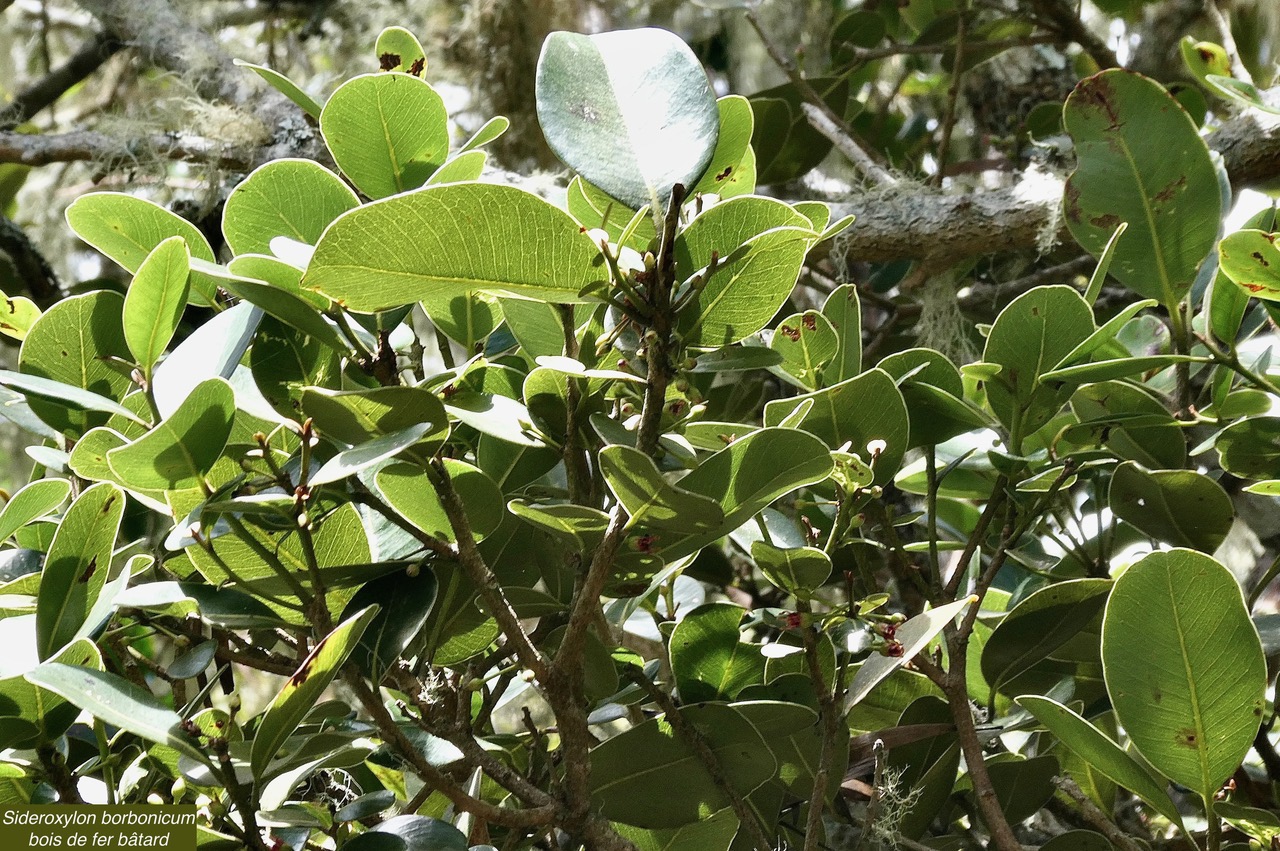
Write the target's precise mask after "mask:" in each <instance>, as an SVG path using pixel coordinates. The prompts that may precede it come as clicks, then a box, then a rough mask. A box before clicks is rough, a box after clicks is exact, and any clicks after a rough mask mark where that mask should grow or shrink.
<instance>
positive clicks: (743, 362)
mask: <svg viewBox="0 0 1280 851" xmlns="http://www.w3.org/2000/svg"><path fill="white" fill-rule="evenodd" d="M780 363H782V355H781V354H779V353H778V352H775V351H774V350H773V349H766V348H765V347H764V346H738V345H734V346H721V347H720V348H718V349H712V350H711V351H709V352H703V353H701V354H699V355H698V356H697V359H696V363H695V365H694V367H693V369H691V370H689V371H690V372H746V371H748V370H752V369H767V368H768V367H771V366H777V365H778V364H780ZM690 425H693V423H690Z"/></svg>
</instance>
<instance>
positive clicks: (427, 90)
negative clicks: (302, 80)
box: [320, 73, 449, 199]
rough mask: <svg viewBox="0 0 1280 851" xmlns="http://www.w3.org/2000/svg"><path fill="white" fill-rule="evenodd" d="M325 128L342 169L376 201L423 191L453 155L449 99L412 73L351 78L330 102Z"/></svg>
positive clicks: (323, 118)
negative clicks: (445, 100)
mask: <svg viewBox="0 0 1280 851" xmlns="http://www.w3.org/2000/svg"><path fill="white" fill-rule="evenodd" d="M320 132H322V133H323V134H324V141H325V144H327V145H328V146H329V150H330V151H331V152H332V153H333V159H334V162H336V163H337V164H338V168H340V169H342V173H343V174H345V175H346V176H347V177H348V178H350V180H351V182H352V183H354V184H355V185H356V188H357V189H359V190H360V191H361V192H363V193H364V194H365V195H368V196H369V197H370V198H374V199H377V198H386V197H387V196H389V195H395V194H398V193H400V192H405V191H407V190H409V189H417V188H418V187H420V186H422V184H424V183H426V182H427V178H429V177H431V174H432V172H434V171H435V170H436V169H438V168H439V167H440V166H441V165H442V164H443V163H444V161H445V159H446V157H448V154H449V126H448V115H447V114H446V112H445V108H444V101H443V100H441V98H440V95H439V94H437V93H436V90H435V89H433V88H431V86H430V85H429V84H428V83H426V82H424V81H422V80H420V79H418V78H417V77H413V76H410V75H409V74H401V73H390V74H364V75H361V76H359V77H353V78H352V79H350V80H347V82H345V83H343V84H342V85H341V86H339V87H338V89H337V91H335V92H334V93H333V94H332V95H331V96H330V97H329V101H328V103H326V104H325V105H324V111H323V112H321V113H320Z"/></svg>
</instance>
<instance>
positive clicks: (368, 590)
mask: <svg viewBox="0 0 1280 851" xmlns="http://www.w3.org/2000/svg"><path fill="white" fill-rule="evenodd" d="M438 590H439V583H437V582H436V575H435V574H434V573H432V572H431V571H430V570H424V569H422V566H421V565H417V566H415V568H414V569H413V570H410V571H409V572H408V573H407V574H406V573H402V572H397V573H389V574H387V575H386V576H383V577H381V578H379V579H375V580H373V581H372V582H368V583H366V584H364V585H362V586H361V587H360V590H358V591H356V593H355V595H354V596H353V597H352V598H351V600H350V601H349V602H348V603H347V607H346V608H345V609H343V611H342V617H341V618H340V620H343V621H345V620H347V619H348V618H351V617H354V616H355V615H356V613H358V612H360V611H362V610H363V609H366V608H368V607H370V606H376V607H377V614H376V615H374V616H373V619H372V620H371V621H370V622H369V626H368V627H367V628H366V629H365V631H364V634H363V635H362V636H361V637H360V644H359V646H358V647H357V648H356V650H355V656H354V661H355V663H356V664H357V665H359V666H360V668H361V670H363V671H364V673H365V675H366V676H368V677H369V678H370V679H371V680H372V681H373V682H375V683H377V682H380V681H381V680H382V676H383V674H385V673H386V672H387V671H388V670H389V669H390V668H391V666H392V665H394V664H395V662H396V660H397V659H399V658H400V654H402V653H404V652H405V650H407V649H408V648H409V647H410V646H411V645H412V644H413V642H414V640H415V639H417V638H418V637H419V636H421V635H422V631H423V629H424V628H425V626H426V623H427V617H428V616H429V615H430V614H431V610H432V608H433V607H434V606H435V602H436V592H437V591H438Z"/></svg>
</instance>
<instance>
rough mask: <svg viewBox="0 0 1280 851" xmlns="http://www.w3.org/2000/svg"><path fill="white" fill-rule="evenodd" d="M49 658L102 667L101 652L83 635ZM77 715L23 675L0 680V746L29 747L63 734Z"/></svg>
mask: <svg viewBox="0 0 1280 851" xmlns="http://www.w3.org/2000/svg"><path fill="white" fill-rule="evenodd" d="M51 661H52V662H56V663H58V664H62V665H78V666H82V667H85V668H92V669H94V670H98V671H101V670H102V669H103V667H102V654H101V653H100V652H99V650H98V647H97V645H95V644H94V643H93V642H92V641H90V640H89V639H87V638H81V639H78V640H76V641H73V642H72V643H71V644H68V645H67V646H66V647H64V648H62V650H61V652H59V653H58V655H56V656H54V657H53V659H52V660H51ZM33 670H34V669H33ZM25 673H29V671H28V672H24V674H25ZM79 714H80V708H79V707H78V706H75V705H74V704H71V703H68V702H66V701H65V700H64V699H63V698H62V697H61V696H60V695H57V694H54V693H53V692H50V691H46V690H45V689H42V688H38V687H36V686H35V685H33V684H32V683H31V682H29V681H28V680H27V679H26V678H25V676H23V675H19V676H14V677H11V678H8V679H4V680H0V746H3V747H5V748H23V749H33V748H36V747H39V746H40V745H46V744H49V743H50V742H53V741H56V740H57V739H58V737H60V736H61V735H63V734H64V733H66V732H67V728H69V727H70V726H71V725H72V724H74V723H75V720H76V716H78V715H79Z"/></svg>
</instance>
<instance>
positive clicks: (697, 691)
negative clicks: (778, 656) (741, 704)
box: [669, 603, 764, 704]
mask: <svg viewBox="0 0 1280 851" xmlns="http://www.w3.org/2000/svg"><path fill="white" fill-rule="evenodd" d="M745 614H746V610H745V609H743V608H741V607H740V606H735V605H733V604H732V603H707V604H705V605H702V606H699V607H698V608H696V609H694V610H693V611H691V612H689V613H688V614H686V615H685V616H684V617H683V618H682V619H681V620H680V621H679V622H678V623H677V624H676V627H675V629H674V630H673V631H672V633H671V641H670V646H669V652H670V654H671V673H672V675H673V676H674V677H675V681H676V688H678V689H679V690H680V700H681V702H683V703H686V704H689V703H702V702H705V701H708V700H733V699H734V698H735V697H737V696H738V692H739V691H741V690H742V689H743V688H744V687H746V686H749V685H751V684H752V683H757V682H760V681H762V680H763V679H764V657H763V656H761V655H760V648H759V647H758V646H757V645H753V644H747V643H746V642H744V641H743V640H742V636H741V634H740V633H739V632H738V624H739V623H740V622H741V621H742V618H743V616H744V615H745Z"/></svg>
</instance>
